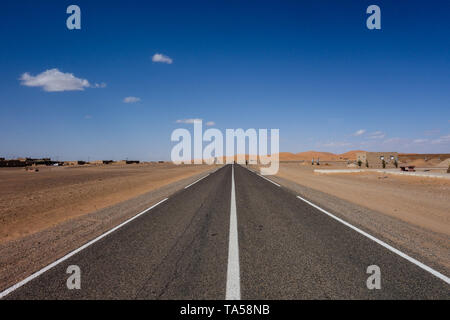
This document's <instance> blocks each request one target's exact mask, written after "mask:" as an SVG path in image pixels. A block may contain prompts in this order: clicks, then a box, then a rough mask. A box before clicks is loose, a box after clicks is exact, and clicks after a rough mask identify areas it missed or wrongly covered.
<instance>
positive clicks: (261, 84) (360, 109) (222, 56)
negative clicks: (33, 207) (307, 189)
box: [0, 0, 450, 160]
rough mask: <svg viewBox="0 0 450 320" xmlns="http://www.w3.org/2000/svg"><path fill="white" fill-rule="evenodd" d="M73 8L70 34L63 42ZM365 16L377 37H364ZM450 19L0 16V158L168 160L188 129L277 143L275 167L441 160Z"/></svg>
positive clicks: (209, 9)
mask: <svg viewBox="0 0 450 320" xmlns="http://www.w3.org/2000/svg"><path fill="white" fill-rule="evenodd" d="M70 4H77V5H79V6H80V8H81V16H82V17H81V30H68V29H67V28H66V19H67V17H68V14H66V8H67V7H68V6H69V5H70ZM371 4H377V5H379V6H380V8H381V27H382V29H381V30H368V29H367V28H366V18H367V17H368V15H367V14H366V12H365V11H366V8H367V6H368V5H371ZM449 9H450V4H449V2H448V1H431V2H424V1H407V2H401V1H331V0H330V1H325V0H323V1H211V0H210V1H157V2H156V1H155V2H153V1H145V2H144V1H133V0H128V1H93V0H90V1H81V0H75V1H61V0H59V1H35V0H34V1H31V0H30V1H12V0H11V1H9V0H7V1H2V4H1V11H0V43H1V50H0V75H1V76H0V88H1V89H0V136H1V139H0V156H2V157H4V156H6V157H13V156H33V157H39V156H50V157H53V158H58V159H73V160H74V159H88V158H89V159H90V160H93V159H124V158H129V159H141V160H159V159H169V157H170V150H171V148H172V147H173V145H174V143H172V142H171V141H170V135H171V133H172V131H173V130H174V129H176V128H178V127H186V128H191V127H192V125H190V124H182V123H177V120H183V119H192V118H201V119H203V120H204V122H207V121H212V122H214V125H213V126H212V127H215V128H218V129H221V130H225V129H226V128H244V129H247V128H268V129H270V128H279V129H280V149H281V151H290V152H300V151H306V150H311V149H313V150H321V151H331V152H345V151H348V150H351V149H364V150H373V151H375V150H380V151H382V150H388V151H401V152H436V153H437V152H439V153H441V152H450V129H449V128H450V110H449V106H450V41H449V39H450V20H449V19H448V12H449ZM155 54H162V55H164V56H165V57H168V58H170V59H171V62H172V63H167V61H166V62H165V61H159V62H158V61H156V62H155V61H152V57H153V56H154V55H155ZM160 60H161V59H160ZM163 60H164V59H163ZM169 62H170V61H169ZM46 71H47V73H45V72H46ZM70 74H72V75H73V77H75V78H70ZM68 77H69V78H68ZM83 80H87V82H88V83H89V84H87V82H86V81H85V82H83ZM58 81H63V83H62V84H61V83H59V82H58ZM39 85H41V86H39ZM45 85H47V86H45ZM60 85H62V86H63V87H62V89H64V91H54V90H56V89H55V88H59V90H62V89H61V87H58V86H60ZM76 89H82V90H76ZM127 97H135V98H138V99H134V100H139V101H134V102H132V103H131V102H130V103H126V102H124V99H125V98H127ZM129 100H133V99H128V101H129Z"/></svg>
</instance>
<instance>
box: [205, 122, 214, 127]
mask: <svg viewBox="0 0 450 320" xmlns="http://www.w3.org/2000/svg"><path fill="white" fill-rule="evenodd" d="M205 124H206V126H208V127H211V126H215V125H216V123H215V122H214V121H208V122H207V123H205Z"/></svg>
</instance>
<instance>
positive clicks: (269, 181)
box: [257, 173, 281, 188]
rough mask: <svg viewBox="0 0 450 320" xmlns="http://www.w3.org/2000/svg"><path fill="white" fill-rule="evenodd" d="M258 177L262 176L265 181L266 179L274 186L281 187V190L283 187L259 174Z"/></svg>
mask: <svg viewBox="0 0 450 320" xmlns="http://www.w3.org/2000/svg"><path fill="white" fill-rule="evenodd" d="M257 175H258V176H260V177H261V178H263V179H266V180H267V181H269V182H272V183H273V184H274V185H276V186H277V187H280V188H281V186H280V185H279V184H278V183H276V182H273V181H272V180H270V179H268V178H266V177H264V176H263V175H260V174H259V173H257Z"/></svg>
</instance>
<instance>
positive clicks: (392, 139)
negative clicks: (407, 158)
mask: <svg viewBox="0 0 450 320" xmlns="http://www.w3.org/2000/svg"><path fill="white" fill-rule="evenodd" d="M401 141H403V139H402V138H390V139H386V140H384V141H383V143H384V144H392V143H399V142H401Z"/></svg>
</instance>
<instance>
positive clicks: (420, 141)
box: [413, 139, 428, 143]
mask: <svg viewBox="0 0 450 320" xmlns="http://www.w3.org/2000/svg"><path fill="white" fill-rule="evenodd" d="M427 141H428V139H415V140H413V143H425V142H427Z"/></svg>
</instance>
